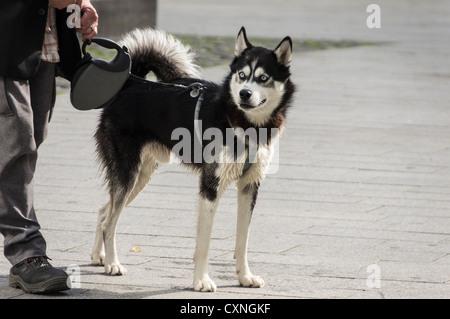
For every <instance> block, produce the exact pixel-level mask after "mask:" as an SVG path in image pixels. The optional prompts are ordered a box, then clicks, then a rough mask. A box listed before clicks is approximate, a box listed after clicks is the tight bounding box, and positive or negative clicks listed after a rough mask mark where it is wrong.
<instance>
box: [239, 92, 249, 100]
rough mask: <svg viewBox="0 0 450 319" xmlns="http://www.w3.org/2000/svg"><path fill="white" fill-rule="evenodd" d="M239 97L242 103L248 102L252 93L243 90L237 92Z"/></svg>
mask: <svg viewBox="0 0 450 319" xmlns="http://www.w3.org/2000/svg"><path fill="white" fill-rule="evenodd" d="M239 96H240V97H241V100H242V101H248V100H250V98H251V97H252V91H250V90H248V89H243V90H241V91H240V92H239Z"/></svg>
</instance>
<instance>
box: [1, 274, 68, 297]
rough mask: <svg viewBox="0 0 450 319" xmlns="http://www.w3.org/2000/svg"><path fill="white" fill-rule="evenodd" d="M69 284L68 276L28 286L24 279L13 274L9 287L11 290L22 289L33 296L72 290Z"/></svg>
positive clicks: (10, 277)
mask: <svg viewBox="0 0 450 319" xmlns="http://www.w3.org/2000/svg"><path fill="white" fill-rule="evenodd" d="M69 282H70V279H69ZM67 283H68V278H67V277H66V276H59V277H54V278H51V279H49V280H47V281H45V282H41V283H37V284H27V283H25V282H24V281H23V280H22V278H20V277H19V276H16V275H13V274H10V276H9V286H10V287H11V288H20V289H22V290H23V291H24V292H26V293H31V294H35V293H47V292H58V291H64V290H68V289H70V286H69V285H68V284H67Z"/></svg>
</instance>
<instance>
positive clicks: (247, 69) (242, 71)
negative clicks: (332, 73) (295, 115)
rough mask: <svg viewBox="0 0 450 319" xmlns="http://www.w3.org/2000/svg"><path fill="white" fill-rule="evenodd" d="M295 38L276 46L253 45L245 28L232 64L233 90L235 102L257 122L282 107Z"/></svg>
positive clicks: (265, 118)
mask: <svg viewBox="0 0 450 319" xmlns="http://www.w3.org/2000/svg"><path fill="white" fill-rule="evenodd" d="M291 60H292V41H291V38H290V37H286V38H284V39H283V40H282V41H281V42H280V44H279V45H278V46H277V47H276V48H275V49H274V50H270V49H266V48H262V47H255V46H253V45H252V44H251V43H250V42H249V41H248V39H247V35H246V32H245V28H244V27H242V28H241V30H240V31H239V34H238V36H237V39H236V47H235V58H234V60H233V62H232V64H231V66H230V67H231V72H232V73H231V81H230V92H231V95H232V98H233V102H234V103H235V104H236V105H237V107H238V108H239V109H240V110H242V111H243V112H244V113H245V115H246V117H247V118H248V120H249V121H250V122H252V123H254V124H256V125H262V124H264V123H265V122H267V121H268V119H269V118H270V116H271V114H272V113H273V111H274V110H275V109H276V108H277V107H279V106H280V104H281V102H282V100H283V96H284V94H285V84H286V82H287V81H288V80H289V77H290V71H289V68H290V65H291Z"/></svg>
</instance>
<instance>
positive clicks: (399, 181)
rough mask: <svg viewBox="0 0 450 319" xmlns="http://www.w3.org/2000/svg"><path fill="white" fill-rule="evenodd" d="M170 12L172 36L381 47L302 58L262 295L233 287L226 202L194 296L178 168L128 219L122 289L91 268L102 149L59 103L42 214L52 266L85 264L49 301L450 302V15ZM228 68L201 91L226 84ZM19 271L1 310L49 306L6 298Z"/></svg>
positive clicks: (400, 6) (262, 247) (218, 4)
mask: <svg viewBox="0 0 450 319" xmlns="http://www.w3.org/2000/svg"><path fill="white" fill-rule="evenodd" d="M166 2H169V1H165V2H164V3H163V2H162V1H161V2H160V4H159V9H160V12H159V16H158V19H159V20H158V24H159V25H160V26H161V28H164V29H167V30H168V31H171V32H187V33H194V32H195V33H199V34H206V33H208V34H220V35H234V33H236V32H237V30H238V29H239V27H240V26H241V25H246V27H247V32H248V35H249V37H250V39H251V37H252V36H256V35H258V36H261V35H266V36H276V37H280V39H281V37H283V36H285V35H287V34H291V35H292V36H294V37H309V38H327V39H340V38H346V39H356V40H364V41H374V42H375V41H381V42H384V44H383V45H375V46H363V47H357V48H351V49H334V50H326V51H316V52H308V53H302V54H295V56H294V62H293V67H292V74H293V80H294V82H295V83H297V84H298V87H299V92H298V94H297V96H296V100H295V107H294V108H293V109H292V110H291V112H290V113H289V118H288V122H287V129H286V131H285V133H284V136H283V138H282V140H281V142H280V156H279V169H278V171H277V172H276V173H275V174H271V175H269V176H268V177H267V179H266V180H265V181H264V182H263V184H262V187H261V190H260V196H259V201H258V202H257V205H256V208H255V212H254V218H253V222H252V227H251V235H250V241H249V262H250V266H251V268H252V270H253V272H254V273H256V274H258V275H261V276H262V277H263V278H264V279H265V281H266V286H265V287H264V288H261V289H246V288H241V287H239V286H238V282H237V279H236V276H235V274H234V260H233V248H234V240H235V219H236V213H235V212H236V203H235V190H233V189H232V188H231V189H230V190H228V191H227V192H226V194H225V196H224V198H223V199H222V201H221V204H220V206H219V209H218V212H217V215H216V219H215V223H214V229H213V239H212V242H211V253H210V256H211V257H210V275H211V277H212V278H213V279H214V280H215V282H216V284H217V286H218V291H217V292H216V293H214V294H204V293H196V292H194V291H193V290H192V288H191V285H192V272H193V262H192V257H193V253H194V246H195V222H196V212H195V206H196V194H197V179H196V177H195V176H194V175H192V174H191V173H188V172H187V171H185V170H184V169H183V168H180V167H179V166H177V165H166V166H163V167H162V168H161V169H160V170H159V171H158V172H157V173H156V174H155V175H154V177H153V179H152V181H151V182H150V184H149V186H148V187H147V188H146V189H145V191H144V192H143V193H142V194H141V195H140V197H139V198H138V199H137V200H136V201H134V202H133V203H132V204H131V205H130V206H129V207H128V208H126V210H125V211H124V213H123V214H122V216H121V219H120V221H119V226H118V253H119V257H120V260H121V262H122V263H123V264H124V265H125V267H127V269H128V273H127V275H125V276H121V277H110V276H106V275H103V274H102V270H103V268H102V267H94V266H92V265H90V251H91V247H92V242H93V239H94V230H95V224H96V218H97V210H98V209H99V208H100V207H101V206H102V205H103V203H104V202H105V200H106V196H105V193H104V190H103V188H102V186H101V178H100V173H99V170H98V167H97V165H96V162H95V155H94V142H93V138H92V136H93V131H94V129H95V126H96V121H97V118H98V114H99V112H98V111H89V112H79V111H76V110H75V109H73V108H71V106H70V103H69V96H68V93H67V90H63V91H62V92H61V93H60V94H59V95H58V98H57V108H56V110H55V112H54V116H53V119H52V123H51V126H50V132H49V137H48V139H47V141H46V143H45V144H44V145H43V146H42V149H41V152H40V158H39V165H38V169H37V173H36V179H35V183H36V210H37V215H38V217H39V221H40V223H41V225H42V232H43V234H44V236H45V238H46V239H47V242H48V254H49V256H50V257H51V258H53V259H54V260H53V264H54V265H55V266H59V267H67V265H70V264H73V265H76V267H79V268H76V267H75V269H79V271H80V275H79V276H75V277H74V278H75V279H76V280H77V282H76V283H78V286H79V288H75V289H72V290H70V291H68V292H65V293H61V294H56V295H52V296H50V297H52V298H190V299H192V298H226V299H233V298H449V297H450V91H449V88H450V63H449V58H448V52H449V49H450V43H449V42H448V38H449V35H450V34H449V33H450V28H449V22H448V21H449V19H448V17H449V16H450V3H449V1H433V5H430V3H425V2H421V1H395V3H392V2H393V1H390V2H388V1H378V2H377V3H378V4H379V5H380V7H381V10H382V15H381V17H382V27H381V29H377V30H371V29H368V28H367V27H366V25H365V19H366V17H367V16H368V13H366V12H365V5H361V4H357V2H356V1H350V0H341V1H324V0H323V1H314V2H311V1H261V0H258V1H256V0H252V1H245V3H244V2H243V1H239V2H238V1H235V0H233V1H227V2H226V4H222V3H223V1H219V0H214V1H208V2H207V4H206V3H205V1H199V0H195V1H194V0H191V1H181V0H177V1H175V0H172V1H170V3H166ZM238 3H239V4H240V5H237V4H238ZM274 4H275V6H274ZM254 5H255V6H256V7H255V8H253V6H254ZM181 19H182V20H181ZM199 20H201V21H203V22H202V24H199ZM180 21H182V22H183V24H181V23H180ZM204 25H207V26H208V27H207V28H205V27H203V26H204ZM274 26H277V27H276V28H275V27H274ZM226 69H227V67H226V66H219V67H215V68H211V69H207V70H205V71H204V76H205V78H208V79H212V80H216V81H220V79H221V78H222V76H223V75H224V74H225V72H226ZM174 195H175V198H176V200H173V198H174ZM136 247H139V248H140V251H138V252H136V251H133V250H136V249H133V248H136ZM9 268H10V265H9V264H8V263H7V261H6V260H5V259H4V258H3V259H0V297H1V298H47V297H49V296H36V295H32V296H30V295H26V294H23V293H22V292H21V291H20V290H16V289H11V288H8V284H7V280H8V271H9ZM376 279H379V281H377V280H376ZM378 283H379V284H380V286H379V288H378V286H377V284H378ZM374 286H376V287H374Z"/></svg>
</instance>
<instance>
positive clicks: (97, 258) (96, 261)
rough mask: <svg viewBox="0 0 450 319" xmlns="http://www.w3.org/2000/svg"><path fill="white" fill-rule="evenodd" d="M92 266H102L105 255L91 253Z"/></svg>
mask: <svg viewBox="0 0 450 319" xmlns="http://www.w3.org/2000/svg"><path fill="white" fill-rule="evenodd" d="M91 259H92V264H93V265H100V266H103V265H104V264H105V253H104V252H103V253H102V252H92V254H91Z"/></svg>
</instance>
